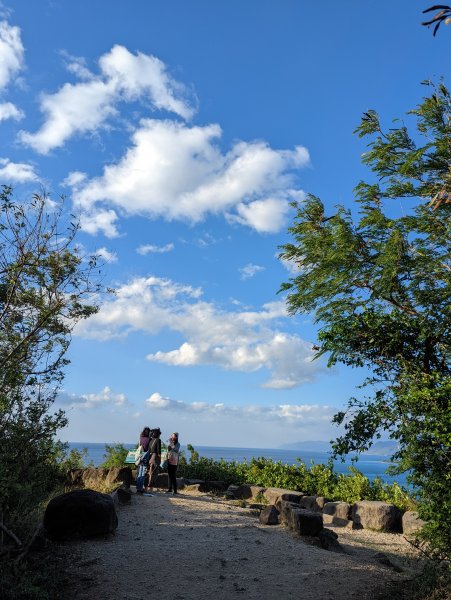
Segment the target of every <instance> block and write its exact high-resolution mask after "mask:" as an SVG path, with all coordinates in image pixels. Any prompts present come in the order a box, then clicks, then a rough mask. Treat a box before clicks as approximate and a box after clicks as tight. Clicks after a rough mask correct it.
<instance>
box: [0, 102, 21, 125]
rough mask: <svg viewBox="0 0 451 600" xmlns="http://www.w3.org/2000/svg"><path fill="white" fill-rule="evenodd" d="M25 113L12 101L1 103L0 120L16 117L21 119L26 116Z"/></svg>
mask: <svg viewBox="0 0 451 600" xmlns="http://www.w3.org/2000/svg"><path fill="white" fill-rule="evenodd" d="M24 116H25V115H24V113H23V112H22V111H21V110H20V109H19V108H17V107H16V106H14V104H13V103H12V102H4V103H3V104H0V121H6V120H7V119H14V120H15V121H20V119H23V118H24Z"/></svg>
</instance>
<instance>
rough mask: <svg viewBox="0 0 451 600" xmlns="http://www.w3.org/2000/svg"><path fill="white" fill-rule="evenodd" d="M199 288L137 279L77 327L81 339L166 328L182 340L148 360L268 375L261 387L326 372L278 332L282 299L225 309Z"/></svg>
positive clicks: (289, 384)
mask: <svg viewBox="0 0 451 600" xmlns="http://www.w3.org/2000/svg"><path fill="white" fill-rule="evenodd" d="M201 295H202V292H201V290H199V289H198V288H192V287H190V286H184V285H180V284H177V283H174V282H172V281H170V280H167V279H160V278H157V277H148V278H135V279H133V280H131V281H130V282H129V283H128V284H126V285H123V286H120V287H118V288H117V290H116V296H115V298H114V299H112V300H110V301H108V302H106V303H104V304H103V305H102V306H101V308H100V310H99V312H98V313H97V314H96V315H94V316H93V317H91V318H90V319H89V320H87V321H84V322H83V323H80V324H79V325H78V326H77V329H76V333H77V334H78V335H81V336H84V337H93V338H97V339H109V338H113V337H125V336H127V335H128V334H129V333H130V332H132V331H144V332H146V333H147V334H149V335H154V334H157V333H159V332H160V331H162V330H163V329H165V328H167V329H169V330H172V331H174V332H177V333H178V334H180V335H181V336H182V338H183V342H182V343H181V344H180V346H178V347H176V348H174V349H172V350H169V351H162V350H159V351H157V352H153V353H150V354H148V356H147V358H148V360H150V361H152V362H158V363H163V364H166V365H172V366H176V367H190V366H195V365H212V366H217V367H221V368H223V369H226V370H231V371H241V372H254V371H258V370H260V369H262V370H264V371H265V372H269V378H267V379H266V381H265V382H264V383H263V384H262V385H263V387H267V388H273V389H289V388H294V387H296V386H299V385H301V384H302V383H306V382H309V381H312V380H313V378H314V377H315V375H316V374H317V372H318V371H319V370H321V369H323V368H324V365H323V364H322V363H321V361H313V360H312V359H313V350H312V344H311V343H309V342H306V341H305V340H303V339H302V338H300V337H299V336H297V335H293V334H289V333H286V332H283V331H281V330H280V324H281V321H282V320H283V318H284V317H286V309H285V304H284V302H283V301H278V302H272V303H268V304H265V305H263V306H262V308H261V309H260V310H254V311H252V310H238V309H237V310H230V311H226V310H224V309H221V308H219V307H217V306H216V305H215V304H213V303H211V302H206V301H204V300H202V297H201Z"/></svg>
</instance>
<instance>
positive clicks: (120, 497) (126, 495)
mask: <svg viewBox="0 0 451 600" xmlns="http://www.w3.org/2000/svg"><path fill="white" fill-rule="evenodd" d="M111 497H112V498H113V501H114V503H115V504H116V505H119V504H129V503H130V502H131V500H132V493H131V491H130V489H129V488H122V487H120V488H117V490H114V492H113V493H112V494H111Z"/></svg>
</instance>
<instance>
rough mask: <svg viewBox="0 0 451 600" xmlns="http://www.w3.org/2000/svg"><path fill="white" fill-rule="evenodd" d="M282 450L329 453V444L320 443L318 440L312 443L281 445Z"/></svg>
mask: <svg viewBox="0 0 451 600" xmlns="http://www.w3.org/2000/svg"><path fill="white" fill-rule="evenodd" d="M280 448H281V449H282V450H307V451H311V452H329V450H330V442H322V441H319V440H316V441H312V442H291V443H290V444H282V445H281V446H280Z"/></svg>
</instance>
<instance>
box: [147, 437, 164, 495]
mask: <svg viewBox="0 0 451 600" xmlns="http://www.w3.org/2000/svg"><path fill="white" fill-rule="evenodd" d="M151 433H152V438H151V440H150V443H149V450H148V453H149V485H148V487H147V488H146V493H147V494H149V495H151V496H153V494H152V492H153V488H154V486H155V484H156V482H157V477H158V473H159V472H160V464H161V440H160V436H161V430H160V428H159V427H157V428H156V429H152V432H151Z"/></svg>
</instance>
